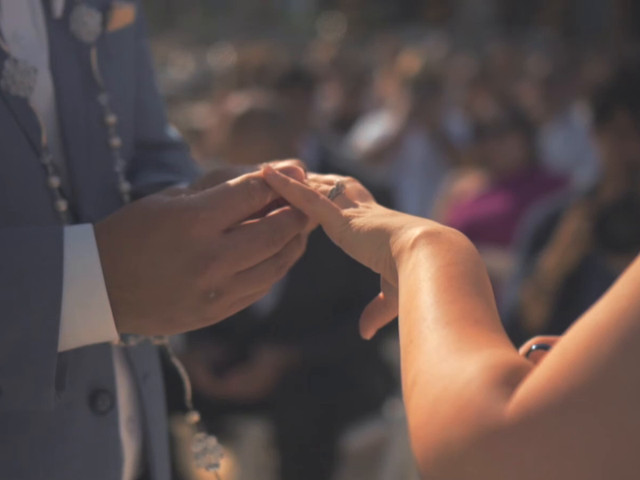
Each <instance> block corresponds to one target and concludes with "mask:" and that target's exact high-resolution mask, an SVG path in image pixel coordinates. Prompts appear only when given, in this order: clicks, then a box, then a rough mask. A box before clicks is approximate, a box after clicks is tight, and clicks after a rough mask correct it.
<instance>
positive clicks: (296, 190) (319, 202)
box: [262, 166, 344, 228]
mask: <svg viewBox="0 0 640 480" xmlns="http://www.w3.org/2000/svg"><path fill="white" fill-rule="evenodd" d="M262 174H263V176H264V179H265V181H266V182H267V183H268V184H269V185H270V186H271V188H273V189H274V190H275V191H276V192H278V193H279V194H280V195H282V197H283V198H284V199H285V200H287V201H288V202H289V203H290V204H291V205H293V206H294V207H296V208H298V209H299V210H301V211H302V212H303V213H305V214H306V215H308V216H309V217H311V218H314V219H316V220H318V221H319V222H320V223H321V224H322V225H324V226H325V227H330V228H331V227H339V226H340V224H341V223H342V222H343V221H344V218H343V217H342V214H341V210H340V208H339V207H338V206H337V205H336V204H335V203H333V202H332V201H331V200H329V199H328V198H327V197H326V195H323V194H322V193H320V192H319V191H317V190H315V189H314V188H311V187H309V186H307V185H305V184H303V183H300V182H298V181H297V180H293V179H291V178H290V177H287V176H286V175H283V174H281V173H280V172H277V171H276V170H274V169H273V168H271V167H269V166H265V167H264V168H263V169H262Z"/></svg>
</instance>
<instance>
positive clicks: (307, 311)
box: [183, 68, 397, 480]
mask: <svg viewBox="0 0 640 480" xmlns="http://www.w3.org/2000/svg"><path fill="white" fill-rule="evenodd" d="M314 85H315V82H314V81H313V77H312V76H311V74H309V73H307V72H305V71H303V70H300V69H299V68H294V69H291V70H287V71H285V72H283V74H282V75H281V76H279V80H278V81H277V82H276V84H275V88H274V90H273V91H269V90H264V89H263V90H260V91H257V90H253V91H250V92H242V91H239V92H233V93H231V94H230V95H229V97H228V98H227V99H226V100H224V101H223V102H222V107H221V110H220V111H219V121H218V122H216V125H217V126H216V127H215V128H214V129H213V130H212V131H211V132H209V133H210V134H213V135H215V137H216V138H215V140H214V141H213V142H212V143H211V145H216V147H215V148H212V149H211V150H210V153H211V156H212V157H214V158H215V164H213V165H214V166H215V167H216V168H220V167H221V165H225V164H230V165H234V166H235V165H242V166H250V165H256V164H259V163H262V162H263V161H264V159H265V158H271V157H270V155H282V154H284V152H287V151H291V149H293V151H294V152H301V151H304V152H308V153H307V155H309V156H307V157H305V158H309V159H311V163H312V165H313V166H314V169H316V170H317V171H322V172H333V171H339V170H340V165H339V164H338V162H334V161H333V160H332V158H331V157H330V156H329V155H328V153H327V152H326V151H325V150H323V149H322V148H321V144H320V143H319V138H318V137H316V132H315V130H314V128H313V123H312V118H313V117H312V114H313V109H312V105H311V104H312V99H313V98H314V89H315V87H314ZM378 287H379V285H378V280H377V278H376V276H375V274H373V273H372V272H370V271H369V270H367V269H366V268H364V267H362V266H361V265H359V264H358V263H357V262H355V261H354V260H352V259H351V258H350V257H348V256H347V255H345V254H344V253H342V252H341V251H340V250H339V249H337V248H336V247H335V246H334V245H333V244H332V242H331V241H330V240H329V239H328V238H327V237H326V235H325V234H324V233H322V232H321V231H316V232H314V233H312V234H311V236H310V237H309V242H308V246H307V254H306V255H305V256H304V257H303V258H302V259H301V261H300V262H299V263H298V264H297V266H296V267H295V269H294V270H292V271H291V272H290V274H289V275H287V276H286V277H285V278H284V279H283V280H282V281H281V282H280V283H278V284H277V285H276V286H275V287H274V289H273V290H272V291H271V292H270V293H269V294H268V295H267V296H266V297H265V298H264V299H262V300H261V301H259V302H258V303H256V304H255V305H254V306H252V307H251V308H248V309H246V310H244V311H243V312H241V313H239V314H237V315H235V316H233V317H232V319H231V320H232V321H233V323H234V324H233V325H230V324H228V325H219V326H216V327H214V328H210V329H206V330H201V331H197V332H193V333H192V334H189V335H188V336H187V348H186V350H185V352H186V353H185V354H184V357H183V360H184V363H185V365H186V367H187V370H188V371H189V373H190V376H191V379H192V383H193V388H194V393H195V403H196V405H197V408H199V409H200V411H201V412H202V414H203V419H204V421H205V422H206V423H207V425H208V426H209V427H210V429H211V430H212V431H215V432H216V433H217V434H220V435H221V436H222V438H223V440H225V439H226V440H229V441H230V442H231V443H232V441H233V438H231V437H230V435H231V433H230V432H231V430H230V429H231V428H232V426H233V419H231V418H230V416H231V415H260V416H263V417H265V418H267V419H268V420H269V421H270V422H271V423H272V424H273V426H274V432H275V442H276V450H277V456H278V460H279V462H278V463H279V470H280V475H279V476H278V478H279V479H282V480H299V479H302V478H304V479H306V480H329V479H330V478H331V476H332V474H333V473H334V469H335V467H336V464H337V453H338V450H337V449H338V441H339V439H340V437H341V435H342V434H344V433H345V432H346V430H347V428H348V427H349V426H351V425H354V423H355V422H357V421H358V420H361V419H365V418H367V417H368V416H372V415H375V414H377V413H378V412H379V410H380V408H381V406H382V404H383V402H384V400H385V399H386V398H387V397H388V396H389V395H390V394H391V393H393V392H395V391H396V390H397V386H396V384H395V381H394V380H393V378H392V376H391V373H390V372H389V371H388V367H387V366H386V364H385V362H384V361H383V359H382V356H381V353H380V349H379V346H380V345H379V342H373V343H363V342H362V341H361V339H360V338H359V335H358V332H357V320H358V317H359V315H360V312H361V311H362V309H363V308H364V306H365V305H366V303H367V301H368V300H369V299H370V298H371V296H372V295H375V293H376V291H377V289H378ZM247 461H251V460H250V459H248V460H247ZM239 462H240V463H241V464H242V462H243V459H242V458H239Z"/></svg>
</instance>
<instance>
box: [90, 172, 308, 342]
mask: <svg viewBox="0 0 640 480" xmlns="http://www.w3.org/2000/svg"><path fill="white" fill-rule="evenodd" d="M282 168H283V170H284V172H285V173H286V174H287V175H293V176H296V175H298V176H299V180H302V176H303V172H302V170H301V169H300V168H298V167H291V168H288V167H282ZM276 199H277V194H276V193H275V192H274V191H273V190H272V189H271V188H269V186H268V185H267V184H266V183H265V182H264V180H263V179H262V175H261V173H259V172H257V173H251V174H247V175H244V176H241V177H239V178H236V179H233V180H230V181H227V182H225V183H223V184H221V185H219V186H217V187H213V188H209V189H202V190H197V189H191V188H186V189H178V188H174V189H170V190H167V191H165V192H162V193H159V194H156V195H152V196H149V197H147V198H145V199H142V200H140V201H137V202H134V203H132V204H130V205H128V206H126V207H124V208H122V209H121V210H119V211H118V212H116V213H114V214H113V215H111V216H109V217H108V218H106V219H105V220H104V221H102V222H100V223H98V224H96V226H95V234H96V241H97V244H98V250H99V252H100V259H101V262H102V268H103V272H104V276H105V282H106V286H107V292H108V294H109V299H110V302H111V306H112V310H113V314H114V318H115V322H116V327H117V329H118V331H119V332H121V333H133V334H144V335H169V334H176V333H180V332H185V331H189V330H194V329H197V328H201V327H204V326H207V325H211V324H214V323H216V322H219V321H221V320H223V319H225V318H227V317H228V316H230V315H232V314H234V313H236V312H238V311H240V310H242V309H244V308H246V307H248V306H249V305H251V304H252V303H254V302H255V301H257V300H258V299H259V298H261V297H262V296H264V295H265V294H266V293H267V292H268V291H269V289H270V288H271V286H272V285H273V284H274V283H275V282H276V281H278V280H279V279H281V278H282V277H283V276H284V275H285V274H286V272H287V271H288V270H289V268H290V267H291V266H292V265H293V264H294V263H295V262H296V261H297V260H298V259H299V258H300V256H301V255H302V253H303V252H304V249H305V246H306V239H307V235H306V230H307V229H308V219H307V218H306V217H305V215H303V214H302V213H300V212H299V211H297V210H295V209H293V208H291V207H289V206H284V207H280V208H276V209H275V210H271V211H269V212H268V213H265V208H267V207H268V206H270V205H273V204H274V201H276ZM258 213H261V214H260V215H257V214H258Z"/></svg>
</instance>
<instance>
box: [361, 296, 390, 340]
mask: <svg viewBox="0 0 640 480" xmlns="http://www.w3.org/2000/svg"><path fill="white" fill-rule="evenodd" d="M397 316H398V301H397V299H394V298H389V297H388V296H387V295H385V294H384V293H383V292H380V293H379V294H378V296H377V297H376V298H374V299H373V300H372V301H371V302H370V303H369V305H367V306H366V307H365V309H364V311H363V312H362V315H361V316H360V335H361V336H362V338H364V339H365V340H371V339H372V338H373V337H374V336H375V334H376V333H378V330H380V329H381V328H382V327H384V326H385V325H387V324H388V323H390V322H391V321H393V320H394V319H395V318H396V317H397Z"/></svg>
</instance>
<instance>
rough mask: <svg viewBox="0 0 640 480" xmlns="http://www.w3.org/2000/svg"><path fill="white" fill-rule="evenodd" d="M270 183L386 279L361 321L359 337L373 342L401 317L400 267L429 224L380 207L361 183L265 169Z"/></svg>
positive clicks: (354, 255) (335, 177) (347, 251)
mask: <svg viewBox="0 0 640 480" xmlns="http://www.w3.org/2000/svg"><path fill="white" fill-rule="evenodd" d="M263 174H264V176H265V180H266V181H267V182H268V183H269V185H270V186H271V187H272V188H273V189H274V190H276V191H277V192H278V193H279V194H280V195H282V197H284V198H285V199H286V200H287V201H288V202H289V203H290V204H291V205H293V206H295V207H296V208H298V209H299V210H301V211H302V212H304V213H305V214H306V215H307V216H309V218H311V219H312V220H316V221H318V222H320V224H321V225H322V227H323V229H324V230H325V232H326V233H327V235H328V236H329V237H330V238H331V239H332V240H333V241H334V242H335V243H336V244H337V245H338V246H339V247H340V248H342V249H343V250H344V251H345V252H346V253H347V254H349V255H350V256H351V257H353V258H354V259H355V260H357V261H358V262H360V263H362V264H363V265H366V266H367V267H369V268H370V269H372V270H373V271H375V272H376V273H379V274H380V276H381V282H380V283H381V292H380V294H379V295H378V296H377V297H376V298H375V299H373V301H372V302H371V303H370V304H369V305H368V306H367V307H366V309H365V311H364V312H363V314H362V316H361V318H360V333H361V335H362V336H363V337H364V338H366V339H370V338H372V337H373V336H374V335H375V333H376V332H377V331H378V330H379V329H380V328H382V327H383V326H385V325H386V324H387V323H389V322H390V321H392V320H393V319H394V318H396V317H397V315H398V273H397V270H396V263H397V261H398V260H399V258H400V257H401V256H402V255H404V254H405V253H406V252H407V251H408V250H411V249H412V244H413V243H414V242H416V241H417V240H418V239H419V238H422V236H423V235H424V233H425V231H427V230H428V225H429V223H430V222H429V221H428V220H425V219H422V218H418V217H413V216H411V215H405V214H403V213H399V212H396V211H393V210H389V209H387V208H384V207H382V206H381V205H379V204H377V203H376V201H375V199H374V198H373V196H372V195H371V193H369V191H367V189H366V188H364V187H363V186H362V184H360V183H359V182H358V181H357V180H354V179H353V178H348V177H340V176H337V175H317V174H310V175H309V177H308V178H307V181H306V184H305V183H301V182H300V181H298V180H297V179H294V178H290V177H287V176H286V175H282V174H281V173H280V172H278V171H276V170H274V169H272V168H269V167H265V168H264V169H263ZM336 182H342V183H343V184H344V185H345V187H346V188H345V191H344V193H343V194H341V195H340V196H338V197H337V198H335V199H334V201H331V200H329V198H327V194H328V193H329V192H330V191H331V189H332V188H333V187H334V186H335V184H336Z"/></svg>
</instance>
